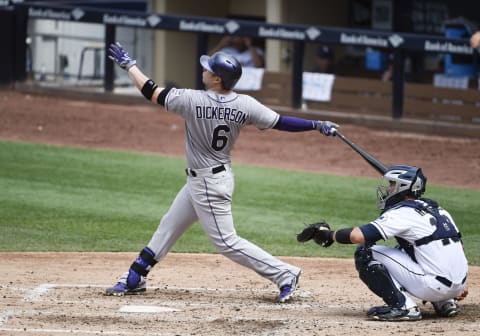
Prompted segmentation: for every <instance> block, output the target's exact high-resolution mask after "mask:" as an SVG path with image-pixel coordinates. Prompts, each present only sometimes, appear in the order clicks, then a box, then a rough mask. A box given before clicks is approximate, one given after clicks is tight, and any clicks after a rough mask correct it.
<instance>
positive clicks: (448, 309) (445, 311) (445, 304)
mask: <svg viewBox="0 0 480 336" xmlns="http://www.w3.org/2000/svg"><path fill="white" fill-rule="evenodd" d="M432 305H433V308H434V309H435V313H437V315H438V316H440V317H454V316H457V315H458V313H460V307H459V306H458V305H457V304H456V303H455V301H453V300H448V301H442V302H432Z"/></svg>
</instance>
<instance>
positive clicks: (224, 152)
mask: <svg viewBox="0 0 480 336" xmlns="http://www.w3.org/2000/svg"><path fill="white" fill-rule="evenodd" d="M165 108H166V110H168V111H172V112H175V113H177V114H179V115H180V116H182V117H183V119H185V136H186V141H185V144H186V159H187V167H188V168H187V169H186V173H187V175H188V177H187V182H186V184H185V185H184V186H183V188H182V189H181V190H180V192H179V193H178V194H177V196H176V198H175V200H174V201H173V203H172V205H171V207H170V209H169V210H168V212H167V213H166V214H165V215H164V216H163V218H162V219H161V221H160V225H159V226H158V229H157V231H156V232H155V234H154V235H153V237H152V239H151V240H150V242H149V243H148V245H147V247H148V248H149V249H151V250H152V251H153V253H155V256H154V258H155V260H157V261H160V260H161V259H162V258H163V257H165V255H166V254H167V253H168V251H169V250H170V249H171V247H172V246H173V244H174V243H175V242H176V241H177V239H178V238H179V237H180V236H181V235H182V234H183V233H184V232H185V230H187V229H188V228H189V227H190V226H191V225H192V224H193V223H194V222H195V221H197V220H199V221H200V224H201V225H202V227H203V230H204V231H205V233H206V234H207V235H208V237H209V238H210V240H211V242H212V243H213V245H214V246H215V247H216V249H217V250H218V252H219V253H221V254H223V255H224V256H226V257H228V258H230V259H231V260H233V261H235V262H237V263H239V264H241V265H243V266H245V267H248V268H250V269H252V270H254V271H255V272H257V273H258V274H259V275H261V276H263V277H265V278H267V279H269V280H270V281H272V282H273V283H275V284H276V285H277V286H278V287H279V288H281V287H282V286H284V285H291V284H294V283H295V281H296V278H297V277H298V276H299V274H300V268H298V267H295V266H292V265H289V264H287V263H285V262H283V261H281V260H279V259H277V258H275V257H273V256H271V255H270V254H269V253H267V252H265V251H264V250H262V249H261V248H259V247H258V246H256V245H254V244H252V243H251V242H249V241H247V240H245V239H243V238H241V237H239V236H238V235H237V233H236V230H235V227H234V225H233V217H232V207H231V203H232V196H233V191H234V174H233V170H232V167H231V166H230V152H231V150H232V148H233V145H234V143H235V141H236V140H237V137H238V136H239V134H240V129H241V128H242V127H244V126H247V125H254V126H256V127H257V128H259V129H261V130H264V129H269V128H272V127H273V126H275V124H276V123H277V121H278V119H279V115H278V114H277V113H276V112H274V111H273V110H271V109H269V108H267V107H266V106H264V105H262V104H260V103H259V102H257V101H256V100H255V99H254V98H252V97H250V96H247V95H242V94H237V93H235V92H233V91H230V93H229V94H228V95H220V94H218V93H216V92H214V91H211V90H209V91H203V90H191V89H176V88H172V89H170V91H169V92H168V93H167V95H166V97H165Z"/></svg>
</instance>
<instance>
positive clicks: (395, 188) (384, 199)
mask: <svg viewBox="0 0 480 336" xmlns="http://www.w3.org/2000/svg"><path fill="white" fill-rule="evenodd" d="M383 178H384V179H385V180H386V181H387V182H388V186H383V185H382V186H378V188H377V198H378V208H379V209H381V210H383V209H385V208H388V207H390V206H392V205H394V204H396V203H398V202H400V201H403V200H404V199H405V197H406V196H410V197H413V198H419V197H421V196H422V194H423V193H424V192H425V188H426V186H427V177H426V176H425V175H423V173H422V169H421V168H419V167H414V166H403V165H397V166H392V167H390V168H388V170H387V171H386V172H385V174H384V175H383Z"/></svg>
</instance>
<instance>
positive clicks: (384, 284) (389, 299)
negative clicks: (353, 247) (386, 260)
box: [355, 245, 406, 308]
mask: <svg viewBox="0 0 480 336" xmlns="http://www.w3.org/2000/svg"><path fill="white" fill-rule="evenodd" d="M355 267H356V268H357V271H358V275H359V276H360V279H361V280H362V281H363V282H364V283H365V284H366V285H367V286H368V288H369V289H370V290H371V291H372V292H374V293H375V294H376V295H378V296H379V297H381V298H382V299H383V301H385V303H386V304H387V305H389V306H390V307H396V308H400V307H403V306H404V305H405V300H406V299H405V295H403V293H402V292H401V291H400V290H399V289H398V288H397V286H395V284H394V282H393V280H392V277H391V276H390V274H389V273H388V270H387V269H386V268H385V266H384V265H383V264H381V263H380V262H378V261H376V260H374V259H373V258H372V254H371V251H370V250H369V249H368V248H365V246H363V245H361V246H359V247H358V248H357V251H355Z"/></svg>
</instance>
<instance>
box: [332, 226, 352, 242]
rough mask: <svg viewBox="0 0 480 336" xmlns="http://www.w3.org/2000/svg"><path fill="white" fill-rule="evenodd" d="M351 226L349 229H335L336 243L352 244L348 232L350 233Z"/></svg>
mask: <svg viewBox="0 0 480 336" xmlns="http://www.w3.org/2000/svg"><path fill="white" fill-rule="evenodd" d="M352 231H353V228H349V229H340V230H337V231H335V240H336V241H337V243H341V244H353V243H352V241H351V240H350V233H352Z"/></svg>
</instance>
